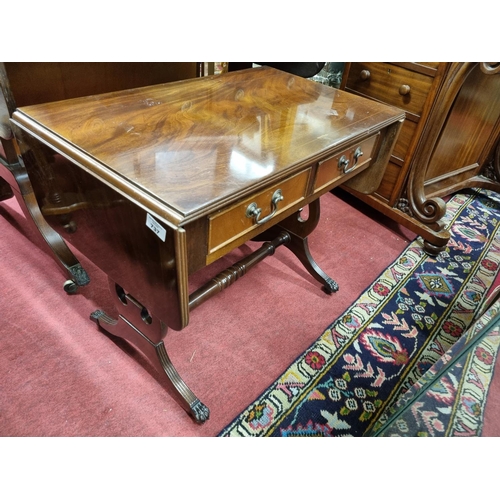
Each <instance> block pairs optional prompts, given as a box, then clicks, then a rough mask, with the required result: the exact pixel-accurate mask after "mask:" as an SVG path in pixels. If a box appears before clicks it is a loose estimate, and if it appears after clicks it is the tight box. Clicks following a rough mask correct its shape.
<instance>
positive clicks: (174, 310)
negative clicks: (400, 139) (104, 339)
mask: <svg viewBox="0 0 500 500" xmlns="http://www.w3.org/2000/svg"><path fill="white" fill-rule="evenodd" d="M403 119H404V113H403V112H402V111H401V110H399V109H397V108H394V107H390V106H387V105H384V104H380V103H377V102H373V101H370V100H368V99H364V98H362V97H358V96H354V95H350V94H348V93H346V92H343V91H340V90H337V89H333V88H330V87H327V86H324V85H322V84H319V83H316V82H313V81H309V80H306V79H303V78H300V77H295V76H292V75H290V74H287V73H283V72H281V71H278V70H275V69H271V68H267V67H261V68H254V69H249V70H243V71H237V72H234V73H228V74H224V75H220V76H209V77H204V78H196V79H190V80H184V81H181V82H174V83H167V84H160V85H154V86H150V87H143V88H138V89H133V90H125V91H119V92H112V93H108V94H101V95H96V96H91V97H82V98H77V99H69V100H65V101H59V102H53V103H47V104H39V105H34V106H26V107H21V108H19V109H18V110H17V111H16V112H15V113H14V114H13V118H12V124H13V128H14V130H15V134H16V137H17V139H18V141H19V147H20V155H19V158H20V161H21V162H22V164H23V165H24V166H25V167H26V169H27V171H28V173H29V176H30V179H31V181H32V183H33V186H34V191H35V194H36V200H37V203H38V204H39V206H40V208H41V211H42V214H43V216H44V218H45V219H46V220H47V222H48V223H49V224H50V225H51V226H52V227H53V228H54V229H55V230H56V231H57V232H58V233H59V234H61V236H63V237H64V238H65V239H66V240H67V241H69V242H70V243H71V244H72V245H74V246H75V248H77V249H78V250H79V251H80V252H82V254H84V255H85V256H86V257H87V258H89V259H90V260H91V261H92V262H93V263H95V264H96V265H97V266H98V267H100V268H101V269H102V270H103V271H104V272H105V273H106V274H107V276H108V278H109V281H110V291H111V293H112V295H113V296H114V300H115V302H116V307H117V310H118V312H119V315H118V317H117V318H116V319H114V318H112V317H110V316H108V315H107V314H106V313H104V312H103V311H96V312H94V313H93V314H92V319H93V320H94V321H95V322H96V323H97V324H98V325H99V326H100V327H101V328H103V329H104V330H106V331H107V332H109V333H111V334H113V335H117V336H119V337H121V338H123V339H125V340H127V341H128V342H129V343H131V344H132V345H133V346H134V347H135V348H137V349H138V350H139V351H140V352H142V353H143V354H144V355H145V356H146V357H147V358H148V360H149V361H150V362H151V363H152V364H153V365H154V366H155V367H156V368H157V369H158V370H159V371H160V373H165V375H166V377H167V379H168V380H167V382H168V384H169V387H170V388H171V390H170V391H169V392H171V393H172V395H173V396H174V397H175V398H176V399H177V400H178V401H179V403H180V404H181V405H182V406H183V407H184V408H185V409H186V410H187V411H188V412H189V413H190V414H191V416H192V417H193V418H194V419H195V420H196V421H197V422H204V421H205V420H206V419H207V418H208V416H209V411H208V408H207V407H206V406H205V405H204V404H203V403H201V402H200V400H199V399H198V398H197V397H196V396H195V395H194V394H193V392H192V391H191V390H190V389H189V388H188V387H187V385H186V384H185V383H184V381H183V380H182V378H181V377H180V375H179V374H178V372H177V371H176V370H175V368H174V366H173V365H172V363H171V361H170V359H169V357H168V355H167V352H166V350H165V346H164V343H163V340H164V338H165V336H166V333H167V330H168V328H172V329H173V330H182V329H183V328H184V327H186V326H187V324H188V321H189V315H190V312H191V311H192V310H193V309H195V307H197V306H198V305H199V304H201V303H202V302H204V301H205V300H207V299H208V298H210V297H211V296H213V295H214V294H216V293H218V292H219V291H221V290H223V289H225V288H226V287H227V286H229V285H230V284H232V283H233V282H234V281H235V280H236V279H238V278H239V277H241V276H242V275H243V274H245V272H246V271H247V270H248V269H249V268H251V267H252V266H253V265H255V264H256V263H258V262H259V261H261V260H262V259H263V258H265V257H266V256H268V255H272V254H273V253H274V251H275V249H276V247H278V246H279V245H282V244H284V245H285V246H287V247H288V248H289V249H290V250H291V251H292V252H293V253H294V254H295V255H296V256H297V257H298V258H299V259H300V261H301V262H302V263H303V264H304V266H305V267H306V269H307V270H308V271H309V272H310V273H311V274H312V276H314V277H315V278H316V279H317V280H318V281H319V282H320V283H321V284H322V285H323V287H324V288H325V290H326V291H327V292H328V293H331V292H333V291H336V290H337V288H338V287H337V284H336V283H335V281H334V280H332V279H331V278H330V277H329V276H327V275H326V274H325V273H324V272H323V271H322V270H321V269H320V267H319V266H318V265H317V264H316V262H315V261H314V260H313V258H312V256H311V254H310V252H309V248H308V244H307V237H308V235H309V234H311V232H312V231H313V230H314V228H315V227H316V225H317V222H318V219H319V199H320V197H321V196H322V195H323V194H325V193H327V192H329V191H330V190H331V189H332V188H334V187H335V186H338V185H339V184H341V183H347V184H348V185H349V186H350V187H351V188H352V189H355V190H358V191H360V192H364V193H370V192H373V191H374V190H375V189H376V188H377V187H378V185H379V183H380V180H381V178H382V176H383V173H384V169H385V166H386V164H387V162H388V159H389V156H390V154H391V150H392V147H393V145H394V142H395V139H396V138H397V135H398V133H399V130H400V128H401V124H402V122H403ZM306 205H309V217H308V218H307V220H303V219H302V218H301V217H300V214H301V209H302V208H303V207H305V206H306ZM338 223H341V221H339V222H338ZM251 239H254V240H256V239H257V240H262V241H265V243H263V245H262V246H261V247H260V248H259V249H258V250H256V251H255V252H254V253H252V254H251V255H250V256H248V257H246V258H244V259H243V260H242V261H240V262H238V263H235V264H234V265H233V266H231V267H230V268H229V269H227V270H226V271H224V272H222V273H221V274H219V275H217V276H216V277H215V278H213V279H212V280H210V281H209V282H208V283H207V284H206V285H205V286H202V287H201V288H199V289H197V290H196V291H194V292H193V293H191V294H190V293H189V276H190V275H192V273H194V272H195V271H197V270H200V269H202V268H204V267H206V266H207V265H208V264H210V263H212V262H214V261H216V260H217V259H219V258H220V257H222V256H223V255H225V254H227V253H228V252H229V251H231V250H232V249H234V248H236V247H238V246H240V245H242V244H244V243H245V242H247V241H249V240H251ZM269 240H270V241H269Z"/></svg>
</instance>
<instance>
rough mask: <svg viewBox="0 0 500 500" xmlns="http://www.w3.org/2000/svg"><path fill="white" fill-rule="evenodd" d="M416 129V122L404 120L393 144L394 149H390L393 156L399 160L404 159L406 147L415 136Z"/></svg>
mask: <svg viewBox="0 0 500 500" xmlns="http://www.w3.org/2000/svg"><path fill="white" fill-rule="evenodd" d="M416 130H417V124H416V123H415V122H412V121H411V120H405V121H404V123H403V126H402V127H401V131H400V132H399V136H398V140H397V142H396V144H395V146H394V150H393V151H392V156H395V157H396V158H399V159H400V160H404V159H405V157H406V153H407V151H408V148H409V147H410V142H411V141H412V139H413V137H414V136H415V132H416Z"/></svg>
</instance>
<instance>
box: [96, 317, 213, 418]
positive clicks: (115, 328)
mask: <svg viewBox="0 0 500 500" xmlns="http://www.w3.org/2000/svg"><path fill="white" fill-rule="evenodd" d="M90 319H91V320H92V321H94V322H95V323H96V324H97V325H98V326H99V327H101V328H102V329H103V330H105V331H106V332H108V333H110V334H111V335H114V336H115V337H119V338H122V339H124V340H126V341H127V342H128V343H130V344H131V345H132V346H133V347H134V348H135V349H137V350H138V351H139V352H141V353H142V354H143V355H144V356H145V357H146V359H147V360H148V361H149V362H150V363H151V364H152V365H153V366H154V367H155V369H156V370H157V371H158V372H159V373H160V374H165V375H166V376H167V377H166V379H163V380H164V381H166V382H167V385H168V387H167V388H168V389H169V391H168V392H169V394H170V395H172V396H173V397H174V398H175V399H176V401H177V402H178V403H179V404H180V406H181V407H182V408H184V410H186V411H187V413H189V415H190V416H191V417H192V418H193V419H194V420H195V422H197V423H199V424H202V423H204V422H206V421H207V420H208V419H209V417H210V410H209V409H208V407H207V406H205V405H204V404H203V403H202V402H201V401H200V400H199V399H198V398H197V397H196V396H195V394H194V393H193V392H192V391H191V389H190V388H189V387H188V386H187V384H186V383H185V382H184V380H183V379H182V378H181V376H180V375H179V373H178V372H177V370H176V369H175V367H174V365H173V363H172V361H171V360H170V357H169V356H168V353H167V350H166V348H165V344H164V342H163V340H160V341H159V342H153V341H151V340H150V339H149V338H148V337H147V336H146V335H144V333H142V332H141V331H140V330H139V329H138V328H136V327H135V326H134V325H133V324H132V323H131V322H130V321H128V320H127V318H125V317H124V316H122V315H121V314H119V315H118V319H117V320H115V319H114V318H112V317H110V316H108V315H107V314H106V313H105V312H104V311H101V310H97V311H94V312H93V313H92V314H91V315H90ZM153 321H154V322H157V323H158V324H159V325H157V326H160V328H162V327H164V328H165V329H166V326H165V325H163V324H162V323H160V322H159V321H158V320H153ZM162 334H163V335H164V332H162Z"/></svg>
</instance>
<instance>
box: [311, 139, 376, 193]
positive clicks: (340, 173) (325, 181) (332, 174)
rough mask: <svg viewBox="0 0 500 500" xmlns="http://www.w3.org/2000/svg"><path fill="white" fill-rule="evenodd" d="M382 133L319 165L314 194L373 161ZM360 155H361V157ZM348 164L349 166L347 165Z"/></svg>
mask: <svg viewBox="0 0 500 500" xmlns="http://www.w3.org/2000/svg"><path fill="white" fill-rule="evenodd" d="M379 137H380V133H378V134H375V135H373V136H371V137H369V138H368V139H366V140H364V141H363V142H360V143H358V144H356V145H355V146H352V147H350V148H348V149H345V150H344V151H342V152H340V153H338V154H336V155H335V156H333V157H332V158H329V159H328V160H324V161H322V162H320V163H319V165H318V172H317V174H316V180H315V182H314V192H315V193H316V192H318V191H320V190H322V189H323V188H325V187H326V186H328V185H329V184H333V183H334V182H335V181H337V180H339V179H340V178H342V177H344V176H345V175H346V174H348V173H349V172H354V171H355V170H359V169H360V168H361V167H362V166H363V165H366V164H367V163H368V162H370V161H371V159H372V156H373V151H374V149H375V145H376V144H377V139H378V138H379ZM359 153H361V155H360V156H358V155H359ZM345 162H348V164H347V166H346V163H345Z"/></svg>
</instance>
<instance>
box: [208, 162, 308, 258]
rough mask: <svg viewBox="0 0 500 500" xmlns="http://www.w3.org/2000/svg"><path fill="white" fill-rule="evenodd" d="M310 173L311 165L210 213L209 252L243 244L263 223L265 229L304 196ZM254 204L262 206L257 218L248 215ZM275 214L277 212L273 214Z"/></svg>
mask: <svg viewBox="0 0 500 500" xmlns="http://www.w3.org/2000/svg"><path fill="white" fill-rule="evenodd" d="M310 173H311V169H310V168H308V169H307V170H304V171H302V172H300V173H298V174H296V175H294V176H293V177H291V178H290V179H287V180H284V181H282V182H279V183H276V184H275V185H273V186H271V187H269V188H266V189H263V190H262V191H260V192H258V193H255V194H254V195H252V196H249V197H248V198H246V199H245V200H243V201H239V202H238V203H237V204H235V205H233V206H231V207H229V208H228V209H226V210H223V211H221V212H218V213H217V214H214V215H212V216H210V217H209V236H208V254H209V256H210V255H211V254H214V253H218V254H219V253H220V252H219V250H220V249H221V248H223V247H227V251H229V250H230V249H232V248H235V247H236V246H238V245H241V244H243V243H244V242H245V241H247V240H248V239H249V237H248V235H249V233H250V232H252V231H253V230H255V229H257V228H259V227H262V228H263V229H264V228H266V227H270V226H272V225H273V224H274V221H275V220H276V217H277V216H279V214H281V213H282V212H284V211H285V210H287V209H288V208H290V207H291V206H293V205H295V204H296V203H299V202H300V201H302V200H304V199H305V196H306V190H307V185H308V181H309V176H310ZM278 190H280V191H281V196H282V197H283V199H282V200H279V201H277V203H275V204H274V205H273V196H274V195H275V194H276V191H278ZM254 204H255V205H254ZM251 206H254V207H255V208H256V209H260V210H261V213H260V215H259V216H258V217H257V219H256V217H255V215H250V216H247V211H248V210H249V207H251ZM271 214H273V215H272V216H271ZM262 221H264V222H262ZM250 237H253V236H250ZM221 255H222V254H221ZM218 256H219V255H218ZM208 260H209V261H211V260H212V259H210V257H209V259H208Z"/></svg>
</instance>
